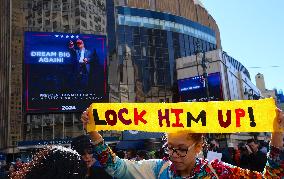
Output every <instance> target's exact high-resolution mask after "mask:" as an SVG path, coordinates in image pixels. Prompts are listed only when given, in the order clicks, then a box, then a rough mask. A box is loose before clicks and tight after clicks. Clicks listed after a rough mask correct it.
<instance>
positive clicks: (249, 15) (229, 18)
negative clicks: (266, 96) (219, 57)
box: [201, 0, 284, 90]
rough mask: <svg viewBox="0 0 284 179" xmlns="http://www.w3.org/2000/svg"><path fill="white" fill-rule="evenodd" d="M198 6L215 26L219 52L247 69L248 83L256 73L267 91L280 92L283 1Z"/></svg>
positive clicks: (220, 0)
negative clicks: (219, 38) (261, 76)
mask: <svg viewBox="0 0 284 179" xmlns="http://www.w3.org/2000/svg"><path fill="white" fill-rule="evenodd" d="M201 2H202V3H203V4H204V6H205V8H206V9H207V10H208V11H209V13H210V14H211V15H212V16H213V18H214V19H215V20H216V22H217V24H218V26H219V30H220V33H221V43H222V48H223V50H224V51H226V52H227V53H228V54H229V55H230V56H232V57H233V58H235V59H236V60H238V61H240V62H241V63H242V64H243V65H244V66H245V67H247V69H248V70H249V72H250V74H251V78H252V82H253V83H254V84H255V78H254V77H255V75H256V74H257V73H258V72H260V73H262V74H264V77H265V83H266V88H267V89H273V88H277V89H283V90H284V0H201ZM271 66H280V67H278V68H273V67H271ZM250 67H262V68H257V69H256V68H250Z"/></svg>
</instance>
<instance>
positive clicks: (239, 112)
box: [235, 109, 246, 127]
mask: <svg viewBox="0 0 284 179" xmlns="http://www.w3.org/2000/svg"><path fill="white" fill-rule="evenodd" d="M235 113H236V126H237V127H241V122H240V118H241V117H245V114H246V112H245V110H243V109H236V110H235Z"/></svg>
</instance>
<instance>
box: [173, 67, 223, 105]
mask: <svg viewBox="0 0 284 179" xmlns="http://www.w3.org/2000/svg"><path fill="white" fill-rule="evenodd" d="M178 87H179V94H180V98H181V99H180V100H181V101H187V102H194V101H207V97H206V88H205V79H204V78H203V76H195V77H191V78H186V79H181V80H178ZM208 87H209V100H210V101H221V100H223V91H222V83H221V76H220V73H219V72H217V73H211V74H209V75H208Z"/></svg>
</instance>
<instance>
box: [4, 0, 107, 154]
mask: <svg viewBox="0 0 284 179" xmlns="http://www.w3.org/2000/svg"><path fill="white" fill-rule="evenodd" d="M106 23H107V21H106V3H105V1H104V0H52V1H51V0H11V1H9V0H1V39H4V40H3V41H2V42H1V49H0V50H1V53H0V54H1V59H0V63H1V65H0V71H1V74H0V79H1V82H0V98H1V104H0V105H1V107H0V127H1V130H0V137H1V138H0V150H3V151H4V152H6V153H15V152H17V150H15V147H16V146H17V145H18V142H19V141H30V140H33V141H38V140H56V139H63V138H72V137H74V136H77V135H80V134H83V129H82V125H81V123H80V121H79V118H80V114H48V113H46V114H32V115H31V114H26V113H25V111H24V109H23V102H22V101H23V100H22V99H23V78H24V76H23V74H24V73H23V61H24V59H23V56H24V55H23V53H24V42H23V41H24V32H25V31H36V32H68V33H83V34H98V35H105V34H106ZM16 149H17V148H16Z"/></svg>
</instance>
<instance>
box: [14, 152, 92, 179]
mask: <svg viewBox="0 0 284 179" xmlns="http://www.w3.org/2000/svg"><path fill="white" fill-rule="evenodd" d="M86 173H87V168H86V164H85V162H84V161H83V160H82V158H81V156H80V155H79V154H78V153H77V152H76V151H74V150H72V149H68V148H65V147H62V146H52V147H47V148H44V149H42V150H41V151H39V152H38V153H36V154H35V155H34V156H33V159H32V161H31V162H29V163H25V164H24V165H23V166H22V167H21V168H20V170H19V171H16V172H14V173H12V174H11V176H10V177H11V179H35V178H36V179H62V178H69V179H82V178H85V176H86Z"/></svg>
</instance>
